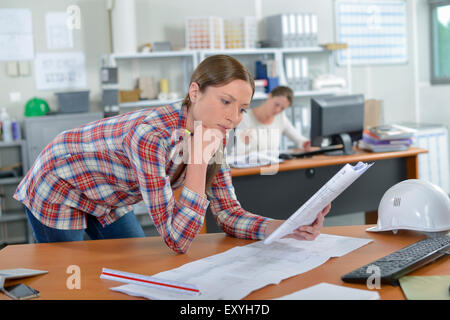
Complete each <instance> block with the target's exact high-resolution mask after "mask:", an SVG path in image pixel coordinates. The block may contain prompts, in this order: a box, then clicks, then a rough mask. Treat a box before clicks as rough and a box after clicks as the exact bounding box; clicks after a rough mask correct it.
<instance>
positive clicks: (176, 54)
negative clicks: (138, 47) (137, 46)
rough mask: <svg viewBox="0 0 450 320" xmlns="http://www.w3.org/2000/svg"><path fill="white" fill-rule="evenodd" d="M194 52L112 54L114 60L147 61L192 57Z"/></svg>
mask: <svg viewBox="0 0 450 320" xmlns="http://www.w3.org/2000/svg"><path fill="white" fill-rule="evenodd" d="M195 54H196V51H194V50H191V51H188V50H182V51H159V52H139V53H117V54H112V55H111V57H112V58H114V59H148V58H170V57H174V58H177V57H193V56H194V55H195Z"/></svg>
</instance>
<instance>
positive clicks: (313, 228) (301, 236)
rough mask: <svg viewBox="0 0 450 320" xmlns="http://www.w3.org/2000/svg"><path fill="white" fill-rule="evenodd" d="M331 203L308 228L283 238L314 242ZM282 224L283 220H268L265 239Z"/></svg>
mask: <svg viewBox="0 0 450 320" xmlns="http://www.w3.org/2000/svg"><path fill="white" fill-rule="evenodd" d="M330 209H331V203H329V204H328V205H327V206H326V207H325V208H323V209H322V211H321V212H320V213H319V214H318V215H317V218H316V220H315V221H314V222H313V223H312V224H310V225H309V226H301V227H298V228H297V229H295V230H294V231H293V232H292V233H291V234H288V235H286V236H284V237H283V238H293V239H297V240H314V239H316V238H317V236H318V235H319V234H320V229H322V227H323V221H324V219H325V216H326V215H327V214H328V212H330ZM283 223H284V220H270V221H269V222H268V223H267V228H266V238H267V237H268V236H269V235H270V234H271V233H272V232H274V231H275V230H276V229H277V228H278V227H279V226H280V225H282V224H283Z"/></svg>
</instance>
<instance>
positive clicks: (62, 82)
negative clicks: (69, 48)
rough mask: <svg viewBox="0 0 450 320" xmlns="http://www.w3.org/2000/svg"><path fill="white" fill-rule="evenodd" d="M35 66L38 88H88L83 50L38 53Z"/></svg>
mask: <svg viewBox="0 0 450 320" xmlns="http://www.w3.org/2000/svg"><path fill="white" fill-rule="evenodd" d="M34 68H35V72H34V75H35V79H36V89H37V90H57V89H79V88H86V66H85V56H84V53H83V52H65V53H38V54H36V59H35V62H34Z"/></svg>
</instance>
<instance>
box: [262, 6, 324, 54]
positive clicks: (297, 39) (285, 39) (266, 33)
mask: <svg viewBox="0 0 450 320" xmlns="http://www.w3.org/2000/svg"><path fill="white" fill-rule="evenodd" d="M262 31H263V39H264V43H265V44H266V45H267V46H269V47H275V48H298V47H315V46H317V33H318V18H317V14H315V13H286V14H277V15H273V16H268V17H266V18H264V20H263V28H262Z"/></svg>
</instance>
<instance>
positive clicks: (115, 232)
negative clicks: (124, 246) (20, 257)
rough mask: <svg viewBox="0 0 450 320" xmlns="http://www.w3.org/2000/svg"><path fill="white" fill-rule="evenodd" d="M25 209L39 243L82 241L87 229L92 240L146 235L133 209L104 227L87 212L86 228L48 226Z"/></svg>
mask: <svg viewBox="0 0 450 320" xmlns="http://www.w3.org/2000/svg"><path fill="white" fill-rule="evenodd" d="M25 210H26V212H27V217H28V221H29V222H30V224H31V227H32V228H33V232H34V237H35V238H36V242H38V243H42V242H64V241H82V240H84V232H85V231H86V233H87V234H88V236H89V238H91V240H98V239H119V238H139V237H145V234H144V231H143V230H142V227H141V225H140V224H139V221H138V220H137V219H136V216H135V215H134V212H133V211H131V212H128V213H127V214H125V215H124V216H122V217H121V218H120V219H119V220H117V221H115V222H113V223H112V224H110V225H107V226H105V227H103V226H102V225H101V224H100V222H98V220H97V219H96V218H95V217H94V216H92V215H90V214H86V218H87V228H86V229H81V230H59V229H54V228H50V227H47V226H46V225H45V224H43V223H41V222H40V221H39V220H38V219H36V218H35V217H34V215H33V214H32V213H31V211H30V210H28V208H25Z"/></svg>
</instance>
